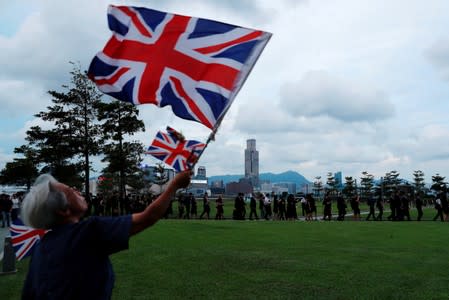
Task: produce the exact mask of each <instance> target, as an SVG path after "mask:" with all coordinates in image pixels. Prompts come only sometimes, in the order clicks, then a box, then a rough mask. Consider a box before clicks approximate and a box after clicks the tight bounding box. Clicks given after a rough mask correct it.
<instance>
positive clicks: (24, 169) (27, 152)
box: [0, 145, 38, 190]
mask: <svg viewBox="0 0 449 300" xmlns="http://www.w3.org/2000/svg"><path fill="white" fill-rule="evenodd" d="M14 153H16V154H22V155H23V157H22V158H14V161H12V162H8V163H6V166H5V168H4V169H3V170H2V171H1V172H0V180H1V183H2V184H15V185H26V187H27V190H29V189H30V187H31V183H32V181H33V180H34V178H36V177H37V175H38V167H37V164H38V161H37V153H36V151H35V150H34V149H32V148H30V147H28V146H25V145H23V146H21V147H18V148H15V149H14Z"/></svg>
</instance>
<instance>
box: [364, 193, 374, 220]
mask: <svg viewBox="0 0 449 300" xmlns="http://www.w3.org/2000/svg"><path fill="white" fill-rule="evenodd" d="M368 206H369V214H368V216H367V217H366V220H367V221H369V220H370V218H371V217H373V221H375V220H376V210H375V208H374V207H375V206H376V200H375V199H374V197H373V196H369V197H368Z"/></svg>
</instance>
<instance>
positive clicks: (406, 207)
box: [400, 191, 411, 221]
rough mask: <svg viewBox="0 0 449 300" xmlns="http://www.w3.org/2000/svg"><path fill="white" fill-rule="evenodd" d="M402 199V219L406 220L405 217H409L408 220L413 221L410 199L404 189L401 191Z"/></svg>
mask: <svg viewBox="0 0 449 300" xmlns="http://www.w3.org/2000/svg"><path fill="white" fill-rule="evenodd" d="M400 199H401V213H402V220H404V218H407V221H411V218H410V203H409V202H410V201H409V199H408V197H407V195H406V194H405V192H404V191H401V193H400Z"/></svg>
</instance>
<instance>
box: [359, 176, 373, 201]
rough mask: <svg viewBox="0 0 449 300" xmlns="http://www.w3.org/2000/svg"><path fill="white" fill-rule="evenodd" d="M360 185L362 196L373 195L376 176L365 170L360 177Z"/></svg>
mask: <svg viewBox="0 0 449 300" xmlns="http://www.w3.org/2000/svg"><path fill="white" fill-rule="evenodd" d="M360 185H361V186H362V194H363V195H362V196H364V197H367V198H369V197H371V196H372V191H373V187H374V176H373V175H371V174H369V173H368V172H367V171H363V172H362V177H361V178H360Z"/></svg>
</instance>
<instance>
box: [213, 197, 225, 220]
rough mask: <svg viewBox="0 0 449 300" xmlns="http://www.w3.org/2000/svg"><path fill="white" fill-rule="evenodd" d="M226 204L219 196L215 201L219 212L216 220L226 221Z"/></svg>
mask: <svg viewBox="0 0 449 300" xmlns="http://www.w3.org/2000/svg"><path fill="white" fill-rule="evenodd" d="M223 206H224V203H223V198H222V197H221V195H220V196H218V198H217V200H215V208H216V210H217V213H216V214H215V220H223V219H224V209H223Z"/></svg>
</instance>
